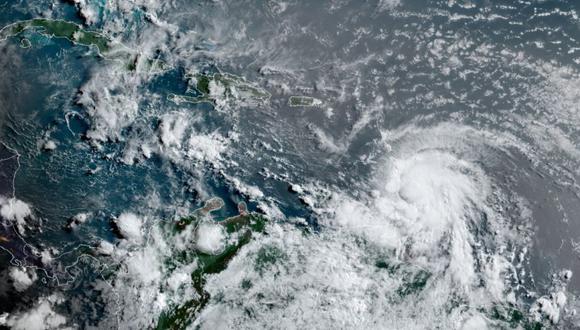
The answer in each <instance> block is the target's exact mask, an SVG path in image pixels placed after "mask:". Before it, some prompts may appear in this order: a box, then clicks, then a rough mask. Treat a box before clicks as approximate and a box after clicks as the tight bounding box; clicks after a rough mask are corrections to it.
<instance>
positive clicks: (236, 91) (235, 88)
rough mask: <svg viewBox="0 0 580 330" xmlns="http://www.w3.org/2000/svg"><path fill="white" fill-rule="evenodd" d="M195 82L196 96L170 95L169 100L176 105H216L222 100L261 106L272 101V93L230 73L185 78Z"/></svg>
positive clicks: (190, 75)
mask: <svg viewBox="0 0 580 330" xmlns="http://www.w3.org/2000/svg"><path fill="white" fill-rule="evenodd" d="M185 77H186V78H187V79H189V80H190V81H194V84H193V87H192V90H190V91H188V93H192V92H194V94H195V95H187V94H186V95H177V94H169V96H168V99H169V100H170V101H173V102H175V103H178V104H179V103H182V102H185V103H201V102H207V103H211V104H214V105H215V104H216V103H217V102H219V101H222V100H231V101H235V102H238V103H251V104H260V103H263V102H266V101H268V100H269V99H270V96H271V95H270V93H268V92H267V91H265V90H264V89H262V88H260V87H258V86H256V85H254V84H252V83H250V82H248V81H247V80H245V79H244V78H243V77H239V76H236V75H233V74H229V73H214V74H201V73H196V74H187V75H186V76H185Z"/></svg>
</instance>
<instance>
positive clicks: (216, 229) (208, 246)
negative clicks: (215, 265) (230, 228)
mask: <svg viewBox="0 0 580 330" xmlns="http://www.w3.org/2000/svg"><path fill="white" fill-rule="evenodd" d="M195 245H196V247H197V248H198V249H199V250H200V251H202V252H204V253H208V254H218V253H220V252H221V251H222V250H223V248H224V245H225V232H224V229H223V228H222V226H220V225H217V224H209V223H202V224H200V225H199V227H198V228H197V235H196V242H195Z"/></svg>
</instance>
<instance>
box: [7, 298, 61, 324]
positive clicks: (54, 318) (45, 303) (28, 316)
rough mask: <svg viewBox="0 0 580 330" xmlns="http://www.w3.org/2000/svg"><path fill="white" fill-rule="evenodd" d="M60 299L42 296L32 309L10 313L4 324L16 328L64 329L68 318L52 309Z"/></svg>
mask: <svg viewBox="0 0 580 330" xmlns="http://www.w3.org/2000/svg"><path fill="white" fill-rule="evenodd" d="M58 301H59V299H58V298H56V297H55V296H50V297H48V298H41V299H40V300H39V301H38V302H37V304H36V306H34V307H32V308H31V309H29V310H27V311H24V312H20V313H16V314H12V315H10V316H9V317H8V318H7V319H6V320H5V321H4V324H5V325H7V326H9V327H11V328H12V329H14V330H48V329H62V328H64V325H65V324H66V322H67V320H66V318H65V317H64V316H62V315H60V314H58V313H56V312H55V311H54V310H53V309H52V306H53V304H54V303H56V302H58Z"/></svg>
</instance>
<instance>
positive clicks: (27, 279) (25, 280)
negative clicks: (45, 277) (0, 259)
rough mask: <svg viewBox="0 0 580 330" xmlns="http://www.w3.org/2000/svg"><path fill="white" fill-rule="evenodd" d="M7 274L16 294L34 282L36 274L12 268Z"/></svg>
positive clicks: (23, 269)
mask: <svg viewBox="0 0 580 330" xmlns="http://www.w3.org/2000/svg"><path fill="white" fill-rule="evenodd" d="M9 274H10V278H11V279H12V281H13V282H14V289H16V291H18V292H22V291H25V290H26V289H28V288H29V287H30V286H31V285H32V284H33V283H34V281H36V274H34V273H29V272H28V271H27V270H26V269H25V268H19V267H12V268H11V269H10V273H9Z"/></svg>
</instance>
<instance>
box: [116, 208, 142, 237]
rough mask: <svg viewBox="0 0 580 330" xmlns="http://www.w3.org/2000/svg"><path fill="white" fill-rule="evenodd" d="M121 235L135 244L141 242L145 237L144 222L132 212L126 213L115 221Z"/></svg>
mask: <svg viewBox="0 0 580 330" xmlns="http://www.w3.org/2000/svg"><path fill="white" fill-rule="evenodd" d="M115 222H116V224H117V228H118V229H119V232H120V233H121V235H122V236H123V237H124V238H126V239H128V240H130V241H133V242H140V241H141V239H142V237H143V232H142V230H141V226H142V220H141V218H139V217H138V216H137V215H135V214H134V213H131V212H124V213H121V215H119V217H118V218H117V220H115Z"/></svg>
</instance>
